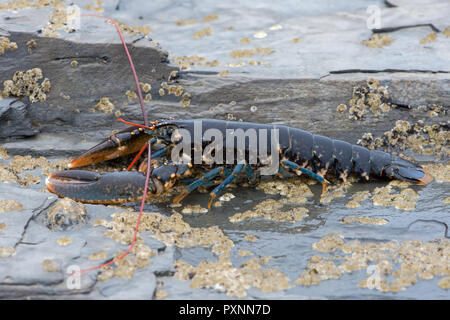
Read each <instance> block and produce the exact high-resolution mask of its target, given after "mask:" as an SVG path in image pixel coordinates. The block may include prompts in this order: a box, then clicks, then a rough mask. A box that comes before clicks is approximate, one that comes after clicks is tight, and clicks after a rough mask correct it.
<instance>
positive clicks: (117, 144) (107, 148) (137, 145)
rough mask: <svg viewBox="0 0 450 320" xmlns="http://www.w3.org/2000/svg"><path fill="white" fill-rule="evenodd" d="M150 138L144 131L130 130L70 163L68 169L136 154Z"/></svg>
mask: <svg viewBox="0 0 450 320" xmlns="http://www.w3.org/2000/svg"><path fill="white" fill-rule="evenodd" d="M149 138H150V136H149V135H148V134H146V133H145V132H144V131H143V130H139V129H135V128H133V127H132V128H128V129H126V130H123V131H121V132H118V133H116V134H113V135H112V136H110V137H109V138H108V139H105V140H103V141H102V142H100V143H99V144H97V145H96V146H94V147H92V148H91V149H89V150H88V151H86V152H85V153H83V154H82V155H81V156H79V157H78V158H76V159H75V160H73V161H72V162H70V163H69V164H68V167H69V168H71V169H73V168H78V167H83V166H87V165H90V164H94V163H97V162H103V161H106V160H111V159H116V158H119V157H122V156H126V155H128V154H131V153H136V152H138V151H139V150H140V149H141V148H142V147H143V146H144V144H145V143H146V142H148V140H149Z"/></svg>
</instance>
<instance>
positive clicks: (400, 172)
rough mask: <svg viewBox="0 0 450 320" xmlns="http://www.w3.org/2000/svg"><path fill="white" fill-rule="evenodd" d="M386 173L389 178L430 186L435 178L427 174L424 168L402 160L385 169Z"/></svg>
mask: <svg viewBox="0 0 450 320" xmlns="http://www.w3.org/2000/svg"><path fill="white" fill-rule="evenodd" d="M385 172H386V174H387V175H388V176H391V177H394V178H397V179H400V180H404V181H408V182H414V183H419V184H428V183H430V182H431V181H433V176H432V175H430V174H429V173H428V172H426V170H425V169H424V168H422V167H421V166H416V165H413V164H411V163H409V162H406V161H404V160H401V159H398V160H395V161H393V162H392V164H391V165H389V166H388V167H387V168H386V169H385Z"/></svg>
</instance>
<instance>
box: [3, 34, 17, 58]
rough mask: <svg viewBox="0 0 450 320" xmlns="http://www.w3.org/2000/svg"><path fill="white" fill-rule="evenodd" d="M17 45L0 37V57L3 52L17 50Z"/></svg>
mask: <svg viewBox="0 0 450 320" xmlns="http://www.w3.org/2000/svg"><path fill="white" fill-rule="evenodd" d="M17 48H18V47H17V43H15V42H11V41H10V40H9V39H8V38H6V37H0V56H1V55H2V54H4V53H5V51H14V50H17Z"/></svg>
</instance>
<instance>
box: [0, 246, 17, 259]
mask: <svg viewBox="0 0 450 320" xmlns="http://www.w3.org/2000/svg"><path fill="white" fill-rule="evenodd" d="M15 254H16V249H14V248H12V247H5V246H0V258H6V257H10V256H14V255H15Z"/></svg>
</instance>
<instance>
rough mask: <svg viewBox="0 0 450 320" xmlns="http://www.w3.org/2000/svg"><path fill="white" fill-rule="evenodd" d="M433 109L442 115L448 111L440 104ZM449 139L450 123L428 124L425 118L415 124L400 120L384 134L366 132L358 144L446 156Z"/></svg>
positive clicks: (371, 147) (372, 147)
mask: <svg viewBox="0 0 450 320" xmlns="http://www.w3.org/2000/svg"><path fill="white" fill-rule="evenodd" d="M431 111H432V112H437V113H438V114H441V115H444V114H445V113H446V111H445V110H444V109H443V108H441V107H439V106H433V107H432V109H431ZM449 139H450V133H449V131H448V123H445V122H440V123H435V124H433V125H426V124H425V122H424V121H423V120H418V121H417V122H415V123H414V124H411V123H410V122H408V121H405V120H398V121H396V123H395V127H394V128H392V129H391V130H390V131H386V132H385V133H384V134H383V136H381V137H377V138H373V136H372V134H371V133H365V134H364V135H363V137H362V139H360V140H358V144H359V145H361V146H363V147H366V148H368V149H371V150H372V149H380V148H382V147H385V148H387V149H389V148H398V149H400V150H406V149H410V150H412V151H414V152H416V153H420V154H428V155H430V154H434V155H435V156H436V157H437V158H446V157H448V156H449V155H450V149H449V147H448V141H449Z"/></svg>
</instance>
